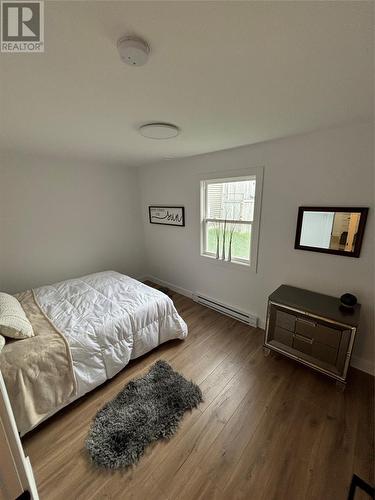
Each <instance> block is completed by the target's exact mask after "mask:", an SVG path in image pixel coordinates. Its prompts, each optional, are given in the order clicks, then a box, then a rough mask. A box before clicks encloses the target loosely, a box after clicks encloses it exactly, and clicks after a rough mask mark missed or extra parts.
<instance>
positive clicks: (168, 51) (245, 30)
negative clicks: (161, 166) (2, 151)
mask: <svg viewBox="0 0 375 500" xmlns="http://www.w3.org/2000/svg"><path fill="white" fill-rule="evenodd" d="M373 6H374V4H373V3H372V2H361V1H359V2H357V1H354V2H341V1H337V2H326V1H322V2H319V1H312V2H304V1H303V2H302V1H301V2H277V1H276V2H229V1H227V2H213V1H208V2H158V1H153V2H142V1H137V2H118V1H103V2H93V1H86V2H66V1H59V2H51V1H47V2H45V47H46V52H45V53H44V54H1V56H0V63H1V132H2V134H1V135H2V138H1V144H0V145H2V147H4V148H7V149H11V150H12V149H17V150H22V151H26V152H36V153H41V154H54V155H61V156H66V157H68V156H76V157H84V158H90V159H94V158H95V159H99V160H104V161H106V162H112V161H115V162H123V163H124V164H127V165H139V164H143V163H147V162H151V161H155V160H159V159H161V158H166V157H180V156H187V155H194V154H199V153H204V152H209V151H214V150H219V149H226V148H231V147H235V146H239V145H244V144H252V143H255V142H259V141H265V140H269V139H273V138H278V137H284V136H287V135H291V134H298V133H303V132H306V131H310V130H315V129H318V128H326V127H331V126H335V125H339V124H342V123H346V122H352V121H357V120H363V119H370V118H371V112H372V108H373V26H372V24H373V18H372V11H373ZM127 33H136V34H138V35H141V36H143V37H144V38H145V39H146V40H147V41H148V42H149V44H150V46H151V57H150V60H149V62H148V64H147V65H145V66H142V67H130V66H127V65H125V64H123V63H122V62H121V61H120V58H119V55H118V53H117V50H116V41H117V39H118V38H119V37H120V36H122V35H124V34H127ZM147 121H168V122H169V121H170V122H173V123H176V124H177V125H178V126H179V127H181V128H182V134H181V135H180V136H179V137H178V138H176V139H173V140H171V141H151V140H148V139H145V138H144V137H142V136H140V135H139V133H138V132H137V127H138V126H139V125H140V124H142V123H144V122H147Z"/></svg>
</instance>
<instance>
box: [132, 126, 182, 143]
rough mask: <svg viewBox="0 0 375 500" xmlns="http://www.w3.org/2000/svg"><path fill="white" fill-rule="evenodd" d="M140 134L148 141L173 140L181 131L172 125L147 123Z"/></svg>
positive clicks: (140, 130)
mask: <svg viewBox="0 0 375 500" xmlns="http://www.w3.org/2000/svg"><path fill="white" fill-rule="evenodd" d="M139 132H140V134H141V135H143V137H147V138H148V139H157V140H161V139H172V138H173V137H177V136H178V134H179V133H180V129H179V128H178V127H176V125H173V124H172V123H146V124H145V125H141V126H140V127H139Z"/></svg>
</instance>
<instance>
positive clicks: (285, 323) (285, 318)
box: [276, 309, 296, 332]
mask: <svg viewBox="0 0 375 500" xmlns="http://www.w3.org/2000/svg"><path fill="white" fill-rule="evenodd" d="M295 323H296V317H295V316H294V315H293V314H289V313H287V312H284V311H280V309H277V310H276V325H277V326H279V327H280V328H284V329H285V330H290V331H291V332H294V328H295Z"/></svg>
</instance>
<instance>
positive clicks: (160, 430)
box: [86, 360, 203, 469]
mask: <svg viewBox="0 0 375 500" xmlns="http://www.w3.org/2000/svg"><path fill="white" fill-rule="evenodd" d="M202 401H203V398H202V392H201V390H200V388H199V387H198V386H197V385H196V384H194V383H193V382H189V381H188V380H186V379H185V378H184V377H183V376H182V375H180V374H179V373H176V372H175V371H173V369H172V368H171V366H170V365H169V364H168V363H166V362H165V361H162V360H160V361H157V362H156V363H155V364H154V365H153V366H152V367H151V369H150V371H149V372H148V373H147V375H145V376H144V377H142V378H139V379H135V380H132V381H131V382H129V383H128V384H127V385H126V386H125V387H124V389H123V390H122V391H121V392H120V393H119V394H118V395H117V396H116V397H115V398H114V399H113V400H112V401H110V402H109V403H107V404H106V405H105V406H104V407H103V408H102V409H101V410H100V411H99V412H98V413H97V414H96V417H95V419H94V421H93V423H92V425H91V429H90V432H89V435H88V438H87V440H86V448H87V450H88V452H89V454H90V456H91V459H92V460H93V462H94V463H95V464H97V465H99V466H101V467H106V468H111V469H117V468H119V467H127V466H129V465H131V464H134V463H136V462H137V461H138V460H139V458H140V457H141V455H142V454H143V452H144V451H145V449H146V447H147V446H148V445H149V444H150V443H152V441H156V440H157V439H161V438H170V437H171V436H173V434H174V433H175V432H176V431H177V429H178V425H179V422H180V420H181V419H182V417H183V415H184V413H185V411H186V410H191V409H192V408H196V407H197V406H198V404H199V403H201V402H202Z"/></svg>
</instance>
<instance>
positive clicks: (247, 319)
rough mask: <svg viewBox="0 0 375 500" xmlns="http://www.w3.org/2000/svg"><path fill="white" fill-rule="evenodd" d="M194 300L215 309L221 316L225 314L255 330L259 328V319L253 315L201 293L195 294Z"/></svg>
mask: <svg viewBox="0 0 375 500" xmlns="http://www.w3.org/2000/svg"><path fill="white" fill-rule="evenodd" d="M193 300H195V302H198V303H199V304H202V305H203V306H206V307H209V308H210V309H214V310H215V311H218V312H220V313H221V314H225V315H226V316H230V317H231V318H234V319H237V320H238V321H242V322H243V323H246V324H247V325H250V326H253V327H255V328H257V326H258V318H257V317H256V316H254V315H253V314H249V313H247V312H244V311H241V310H240V309H236V308H234V307H232V306H227V305H225V304H222V303H221V302H218V301H217V300H214V299H211V298H209V297H205V296H204V295H201V294H200V293H195V294H193Z"/></svg>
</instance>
